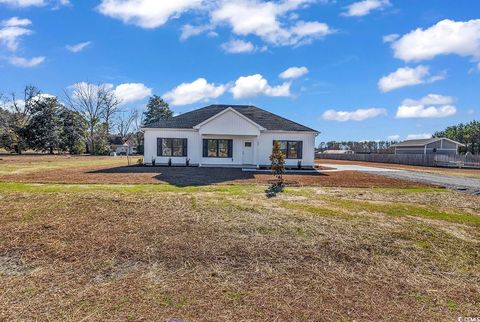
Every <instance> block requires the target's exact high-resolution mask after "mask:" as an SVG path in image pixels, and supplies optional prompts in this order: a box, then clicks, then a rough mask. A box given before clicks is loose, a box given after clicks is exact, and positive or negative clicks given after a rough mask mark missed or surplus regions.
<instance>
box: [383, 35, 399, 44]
mask: <svg viewBox="0 0 480 322" xmlns="http://www.w3.org/2000/svg"><path fill="white" fill-rule="evenodd" d="M399 37H400V35H399V34H390V35H385V36H383V42H386V43H388V42H394V41H395V40H397V39H398V38H399Z"/></svg>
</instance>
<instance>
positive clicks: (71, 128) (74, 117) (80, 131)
mask: <svg viewBox="0 0 480 322" xmlns="http://www.w3.org/2000/svg"><path fill="white" fill-rule="evenodd" d="M60 117H61V122H62V129H61V133H60V150H62V151H66V152H68V153H70V154H82V153H85V150H86V149H85V148H86V140H87V139H86V138H87V129H88V125H87V122H86V121H85V119H84V118H83V117H82V115H80V114H79V113H78V112H75V111H71V110H69V109H67V108H63V109H62V110H61V112H60Z"/></svg>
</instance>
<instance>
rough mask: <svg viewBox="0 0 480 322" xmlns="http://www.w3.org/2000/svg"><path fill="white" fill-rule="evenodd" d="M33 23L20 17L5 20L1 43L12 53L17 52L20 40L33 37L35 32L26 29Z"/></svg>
mask: <svg viewBox="0 0 480 322" xmlns="http://www.w3.org/2000/svg"><path fill="white" fill-rule="evenodd" d="M31 23H32V22H31V21H30V20H28V19H20V18H18V17H12V18H10V19H7V20H3V21H2V22H1V25H2V26H3V28H1V29H0V43H1V44H3V45H4V46H5V47H7V49H8V50H10V51H16V50H17V49H18V46H19V44H20V38H21V37H23V36H27V35H31V34H32V33H33V32H32V31H31V30H30V29H28V28H25V26H28V25H30V24H31Z"/></svg>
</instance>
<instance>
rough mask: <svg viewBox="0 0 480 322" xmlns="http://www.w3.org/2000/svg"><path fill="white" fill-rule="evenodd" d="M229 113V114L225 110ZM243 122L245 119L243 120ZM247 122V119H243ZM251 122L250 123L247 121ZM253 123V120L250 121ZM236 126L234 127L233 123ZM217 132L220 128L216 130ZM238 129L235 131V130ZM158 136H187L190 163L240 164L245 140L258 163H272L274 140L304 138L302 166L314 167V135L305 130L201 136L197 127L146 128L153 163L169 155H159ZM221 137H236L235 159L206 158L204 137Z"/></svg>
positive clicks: (288, 161) (290, 162)
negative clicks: (251, 145) (254, 134)
mask: <svg viewBox="0 0 480 322" xmlns="http://www.w3.org/2000/svg"><path fill="white" fill-rule="evenodd" d="M225 114H227V113H225ZM242 121H244V120H242ZM244 122H245V121H244ZM247 123H249V122H247ZM249 124H250V123H249ZM232 128H234V126H232ZM216 131H217V130H216ZM235 131H236V130H235ZM157 138H184V139H188V151H187V154H188V156H187V158H189V159H190V164H191V165H198V164H202V165H241V164H242V163H243V144H244V141H246V140H247V141H252V142H253V149H254V151H253V155H254V160H256V164H258V165H263V166H266V165H269V164H270V160H269V157H270V155H271V153H272V145H273V141H274V140H289V141H302V142H303V151H302V159H301V161H302V165H303V166H313V165H314V159H315V134H314V133H304V132H280V131H262V132H261V133H260V135H259V136H253V135H248V136H246V135H230V134H221V135H220V134H218V135H201V134H200V133H199V132H198V131H196V130H186V129H145V162H146V163H151V161H152V159H153V158H155V160H156V162H157V164H166V163H168V159H169V158H170V157H158V156H157ZM204 138H205V139H207V138H218V139H232V140H233V151H232V152H233V155H232V158H203V157H202V152H203V142H202V139H204ZM171 158H172V163H173V164H181V165H184V164H185V161H186V158H185V157H171ZM297 162H298V160H297V159H286V160H285V163H286V165H287V166H293V167H295V166H297Z"/></svg>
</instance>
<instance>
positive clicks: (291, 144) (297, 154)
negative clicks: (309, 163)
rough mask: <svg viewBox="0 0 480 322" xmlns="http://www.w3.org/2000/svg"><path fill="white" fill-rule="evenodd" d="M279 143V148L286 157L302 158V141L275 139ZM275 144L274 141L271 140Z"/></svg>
mask: <svg viewBox="0 0 480 322" xmlns="http://www.w3.org/2000/svg"><path fill="white" fill-rule="evenodd" d="M277 142H278V144H279V145H280V150H281V151H282V153H283V155H285V158H286V159H301V158H302V146H303V142H302V141H277ZM273 143H274V144H275V141H273Z"/></svg>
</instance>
